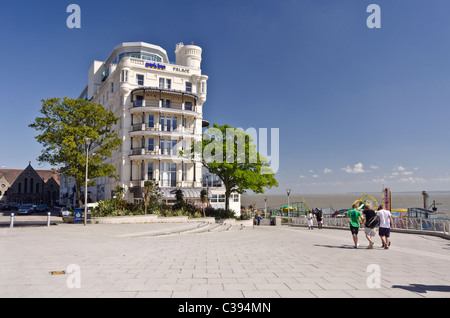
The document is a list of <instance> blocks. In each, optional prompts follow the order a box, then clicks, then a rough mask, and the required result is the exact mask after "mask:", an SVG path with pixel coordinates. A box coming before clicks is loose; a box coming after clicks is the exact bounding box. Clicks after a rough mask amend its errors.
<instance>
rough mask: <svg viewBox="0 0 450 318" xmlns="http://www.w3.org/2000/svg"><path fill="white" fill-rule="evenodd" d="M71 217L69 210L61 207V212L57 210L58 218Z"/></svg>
mask: <svg viewBox="0 0 450 318" xmlns="http://www.w3.org/2000/svg"><path fill="white" fill-rule="evenodd" d="M71 215H72V211H70V209H69V208H66V207H63V208H61V210H59V216H60V217H64V216H71Z"/></svg>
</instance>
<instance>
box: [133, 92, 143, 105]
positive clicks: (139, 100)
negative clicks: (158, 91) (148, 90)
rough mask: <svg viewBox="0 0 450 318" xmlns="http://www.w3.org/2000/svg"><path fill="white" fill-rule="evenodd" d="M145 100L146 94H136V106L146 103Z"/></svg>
mask: <svg viewBox="0 0 450 318" xmlns="http://www.w3.org/2000/svg"><path fill="white" fill-rule="evenodd" d="M143 100H144V96H142V95H137V96H136V101H135V102H134V106H136V107H141V106H142V105H144V103H143V102H142V101H143Z"/></svg>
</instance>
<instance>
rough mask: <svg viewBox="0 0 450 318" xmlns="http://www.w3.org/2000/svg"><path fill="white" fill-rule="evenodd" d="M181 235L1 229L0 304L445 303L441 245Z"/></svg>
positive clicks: (163, 228)
mask: <svg viewBox="0 0 450 318" xmlns="http://www.w3.org/2000/svg"><path fill="white" fill-rule="evenodd" d="M190 226H192V225H189V228H190ZM182 229H187V227H186V224H172V223H170V224H90V225H87V226H84V225H78V224H58V225H54V226H50V227H46V226H33V227H17V228H13V229H10V228H8V227H3V228H0V255H2V257H1V258H0V266H1V268H2V270H1V271H0V297H3V298H22V297H42V298H67V297H70V298H72V297H73V298H78V297H88V298H91V297H93V298H115V297H121V298H128V297H131V298H142V297H146V298H322V297H327V298H328V297H333V298H334V297H338V298H368V297H370V298H372V297H373V298H398V297H402V298H435V297H447V298H448V297H450V271H449V270H448V264H449V261H450V241H449V240H445V239H443V238H439V237H432V236H426V235H420V234H404V233H392V237H391V238H392V245H391V247H390V249H388V250H385V249H382V248H381V244H380V240H379V238H378V237H377V238H376V244H375V247H374V249H371V250H369V249H366V247H367V241H366V239H365V237H364V233H360V235H359V241H360V247H359V248H358V249H355V248H353V246H352V238H351V234H350V231H345V230H337V229H326V228H325V229H322V230H318V229H315V230H313V231H311V230H308V229H307V228H303V227H287V226H271V227H270V226H260V227H258V226H255V227H253V228H252V227H247V228H242V229H241V228H233V230H224V231H209V232H189V231H186V232H184V231H180V230H182ZM171 230H173V232H174V234H173V235H170V234H167V235H163V236H162V235H150V234H151V233H169V232H170V231H171ZM175 232H176V233H175ZM52 271H59V272H64V273H63V274H59V275H52V274H51V272H52Z"/></svg>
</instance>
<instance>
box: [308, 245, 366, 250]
mask: <svg viewBox="0 0 450 318" xmlns="http://www.w3.org/2000/svg"><path fill="white" fill-rule="evenodd" d="M314 246H320V247H328V248H341V249H350V250H354V249H355V247H354V246H353V245H326V244H325V245H324V244H314ZM359 248H361V247H359Z"/></svg>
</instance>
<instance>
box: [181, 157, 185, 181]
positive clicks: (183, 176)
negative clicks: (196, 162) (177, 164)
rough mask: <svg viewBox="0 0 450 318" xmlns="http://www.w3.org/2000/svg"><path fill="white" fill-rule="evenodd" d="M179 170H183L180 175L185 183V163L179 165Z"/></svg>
mask: <svg viewBox="0 0 450 318" xmlns="http://www.w3.org/2000/svg"><path fill="white" fill-rule="evenodd" d="M181 169H182V170H183V172H182V174H181V177H182V181H186V163H185V162H184V161H183V162H182V163H181Z"/></svg>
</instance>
